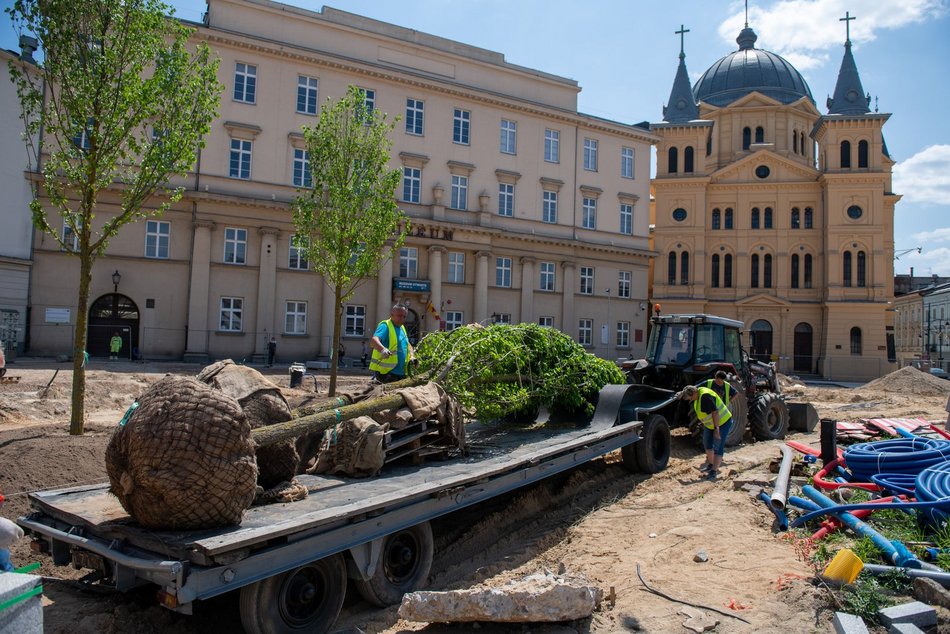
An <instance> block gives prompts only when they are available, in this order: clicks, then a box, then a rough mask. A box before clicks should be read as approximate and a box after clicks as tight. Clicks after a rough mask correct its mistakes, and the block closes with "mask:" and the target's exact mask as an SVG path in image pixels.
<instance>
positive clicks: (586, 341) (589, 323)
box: [577, 319, 594, 347]
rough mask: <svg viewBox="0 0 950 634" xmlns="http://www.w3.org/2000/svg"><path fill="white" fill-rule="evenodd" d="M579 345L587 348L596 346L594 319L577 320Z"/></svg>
mask: <svg viewBox="0 0 950 634" xmlns="http://www.w3.org/2000/svg"><path fill="white" fill-rule="evenodd" d="M577 343H579V344H581V345H582V346H587V347H590V346H592V345H594V321H593V320H592V319H578V320H577Z"/></svg>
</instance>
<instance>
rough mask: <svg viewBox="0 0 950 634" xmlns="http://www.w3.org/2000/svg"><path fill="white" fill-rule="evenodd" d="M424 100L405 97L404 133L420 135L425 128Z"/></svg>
mask: <svg viewBox="0 0 950 634" xmlns="http://www.w3.org/2000/svg"><path fill="white" fill-rule="evenodd" d="M424 125H425V102H423V101H422V100H421V99H412V98H407V99H406V134H417V135H419V136H421V135H422V133H423V131H424V130H425V127H424Z"/></svg>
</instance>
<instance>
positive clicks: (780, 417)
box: [749, 392, 788, 440]
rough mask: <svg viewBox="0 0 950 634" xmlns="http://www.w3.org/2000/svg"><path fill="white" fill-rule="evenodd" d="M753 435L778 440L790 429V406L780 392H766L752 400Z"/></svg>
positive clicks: (758, 438) (750, 417)
mask: <svg viewBox="0 0 950 634" xmlns="http://www.w3.org/2000/svg"><path fill="white" fill-rule="evenodd" d="M749 420H750V421H751V422H752V435H753V436H755V439H756V440H778V439H781V438H785V433H786V432H787V431H788V406H787V405H786V404H785V401H783V400H782V398H781V397H780V396H779V395H778V394H774V393H772V392H766V393H765V394H760V395H759V396H758V397H756V399H755V400H754V401H753V402H752V413H751V415H750V416H749Z"/></svg>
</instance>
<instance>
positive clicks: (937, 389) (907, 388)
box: [855, 365, 950, 397]
mask: <svg viewBox="0 0 950 634" xmlns="http://www.w3.org/2000/svg"><path fill="white" fill-rule="evenodd" d="M855 391H856V392H858V393H859V394H861V395H862V396H870V395H873V394H875V393H880V392H901V393H903V394H919V395H920V396H944V397H946V396H950V381H947V380H946V379H941V378H938V377H935V376H934V375H932V374H930V373H929V372H923V371H921V370H918V369H917V368H914V367H911V366H909V365H908V366H905V367H903V368H901V369H900V370H895V371H894V372H891V373H890V374H885V375H884V376H882V377H880V378H878V379H874V380H873V381H871V382H870V383H867V384H865V385H863V386H861V387H860V388H858V389H857V390H855Z"/></svg>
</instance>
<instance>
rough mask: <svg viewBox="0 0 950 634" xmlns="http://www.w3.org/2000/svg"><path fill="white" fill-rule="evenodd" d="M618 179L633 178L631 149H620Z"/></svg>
mask: <svg viewBox="0 0 950 634" xmlns="http://www.w3.org/2000/svg"><path fill="white" fill-rule="evenodd" d="M620 177H621V178H633V148H632V147H622V148H620Z"/></svg>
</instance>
